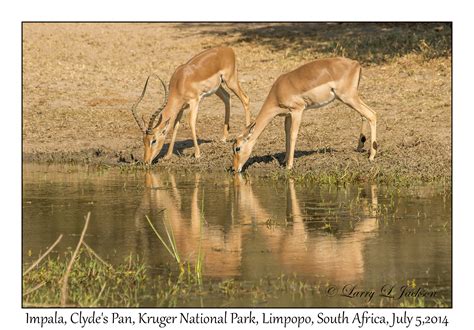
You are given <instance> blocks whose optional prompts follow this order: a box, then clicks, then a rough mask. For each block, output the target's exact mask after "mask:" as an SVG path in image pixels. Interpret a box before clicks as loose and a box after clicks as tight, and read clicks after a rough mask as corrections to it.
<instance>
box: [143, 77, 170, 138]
mask: <svg viewBox="0 0 474 330" xmlns="http://www.w3.org/2000/svg"><path fill="white" fill-rule="evenodd" d="M158 79H160V81H161V85H162V86H163V90H164V92H165V97H164V100H163V104H161V106H160V107H159V108H158V109H157V110H156V111H155V112H154V113H153V114H152V115H151V117H150V121H149V122H148V128H147V130H146V134H153V128H155V127H156V126H153V124H154V122H155V119H156V117H158V115H159V114H160V113H161V111H162V110H163V109H164V108H165V106H166V104H167V103H168V90H167V89H166V85H165V83H164V82H163V80H161V78H160V77H158Z"/></svg>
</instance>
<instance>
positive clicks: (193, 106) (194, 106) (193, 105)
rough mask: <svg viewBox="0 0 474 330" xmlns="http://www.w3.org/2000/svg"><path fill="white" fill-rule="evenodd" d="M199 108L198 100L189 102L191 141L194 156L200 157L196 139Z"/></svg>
mask: <svg viewBox="0 0 474 330" xmlns="http://www.w3.org/2000/svg"><path fill="white" fill-rule="evenodd" d="M198 108H199V101H191V102H189V110H190V115H189V126H191V134H192V135H193V143H194V157H196V158H200V157H201V151H200V150H199V145H198V141H197V135H196V120H197V112H198Z"/></svg>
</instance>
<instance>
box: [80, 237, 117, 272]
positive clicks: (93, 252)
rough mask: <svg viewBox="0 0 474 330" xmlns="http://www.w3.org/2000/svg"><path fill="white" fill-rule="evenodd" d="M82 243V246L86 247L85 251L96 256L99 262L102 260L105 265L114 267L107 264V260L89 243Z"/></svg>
mask: <svg viewBox="0 0 474 330" xmlns="http://www.w3.org/2000/svg"><path fill="white" fill-rule="evenodd" d="M82 245H84V247H85V248H86V249H87V251H88V252H89V253H90V254H92V255H93V256H94V257H95V258H97V259H98V260H99V261H100V262H102V263H103V264H104V265H106V266H107V267H109V268H110V269H114V267H113V266H112V265H111V264H109V263H108V262H107V261H105V260H104V259H102V258H101V257H100V256H99V255H98V254H97V253H96V252H95V251H94V250H93V249H92V248H91V247H90V246H89V245H87V243H86V242H85V241H83V242H82Z"/></svg>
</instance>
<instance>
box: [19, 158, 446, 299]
mask: <svg viewBox="0 0 474 330" xmlns="http://www.w3.org/2000/svg"><path fill="white" fill-rule="evenodd" d="M89 211H90V212H91V222H90V225H89V229H88V231H87V236H86V238H85V241H86V242H87V244H88V245H90V246H91V247H92V248H93V249H94V250H95V251H96V252H97V253H98V254H99V255H100V256H102V257H103V258H106V259H107V260H108V261H109V262H111V263H121V262H123V261H124V259H125V258H126V257H128V256H130V255H135V254H138V255H139V256H140V257H141V258H142V259H143V260H144V261H145V262H146V264H147V265H148V266H149V267H150V271H151V272H152V273H156V274H159V273H161V272H164V271H165V269H168V268H167V265H169V264H170V263H171V262H172V258H171V257H170V255H169V254H168V252H167V251H166V250H165V248H164V247H163V245H162V244H161V243H160V242H159V240H158V239H157V237H156V236H155V234H154V233H153V231H152V230H151V228H150V226H149V224H148V222H147V221H146V218H145V216H148V217H149V218H150V219H151V220H152V221H153V223H154V224H155V226H156V227H157V229H158V231H159V232H160V233H161V234H162V235H163V236H165V235H166V234H165V231H164V226H163V221H165V222H166V223H169V224H170V225H171V227H172V229H173V232H174V235H175V237H176V243H177V247H178V251H179V253H180V255H181V257H182V258H183V259H185V260H188V261H189V262H190V263H194V262H195V260H196V258H197V254H198V251H199V249H201V251H202V253H203V255H204V268H203V269H204V276H205V279H206V280H210V281H220V280H225V279H234V280H237V281H242V282H245V283H256V282H258V281H259V280H260V279H262V278H277V277H278V276H280V275H282V274H285V275H287V276H294V277H295V278H298V279H301V280H303V281H307V282H308V283H317V284H318V285H320V286H324V288H325V289H324V290H326V291H324V290H323V291H324V292H326V294H320V295H311V296H301V297H294V296H290V295H285V294H281V295H276V296H275V297H273V298H272V297H270V298H269V299H268V303H269V304H270V305H272V306H366V305H369V306H371V305H372V306H379V305H380V304H382V305H383V304H384V302H383V301H382V302H380V298H374V299H372V300H371V301H367V299H368V298H367V297H364V298H361V297H352V298H351V297H347V296H353V295H354V294H355V293H356V292H357V291H371V290H373V291H375V292H376V295H378V294H379V292H380V291H381V290H382V288H387V286H386V285H388V287H391V286H393V287H394V288H395V289H394V290H396V291H397V292H398V293H399V292H400V291H401V290H402V289H401V288H402V287H403V286H404V285H407V283H408V284H409V285H410V287H411V288H413V289H414V288H423V289H424V290H432V291H433V292H436V295H435V297H425V299H426V300H430V299H431V300H433V299H441V300H442V301H443V302H445V303H446V302H447V303H448V304H450V302H451V195H450V194H448V193H446V191H445V189H442V188H441V187H433V186H420V187H414V188H410V189H403V190H397V189H393V188H389V187H382V186H377V185H374V184H362V185H350V186H344V187H336V186H320V185H315V184H302V183H295V182H293V181H292V180H289V181H287V182H278V181H275V180H271V179H265V178H258V177H252V178H248V177H241V176H238V177H234V176H232V175H230V174H227V173H212V174H203V173H199V174H198V173H172V172H166V171H165V172H159V171H152V172H146V173H145V172H141V171H138V172H136V173H122V172H121V171H120V170H118V169H109V170H105V171H96V170H88V169H87V168H85V167H72V166H57V165H55V166H43V165H31V164H26V165H24V168H23V262H24V263H29V262H31V261H33V260H35V259H36V258H37V256H38V254H39V253H40V252H41V251H44V250H45V249H46V248H47V247H48V246H49V245H50V244H51V243H52V242H54V240H55V239H56V238H57V237H58V236H59V234H61V233H62V234H64V238H63V241H62V242H61V244H60V245H59V246H58V248H57V250H58V251H59V252H61V251H63V250H65V249H66V248H68V247H74V246H75V245H76V244H77V240H78V236H79V234H80V232H81V230H82V227H83V225H84V220H83V219H84V215H85V214H87V212H89ZM330 287H334V288H335V289H334V291H330V290H331V289H329V288H330ZM326 288H327V289H326ZM221 303H222V302H218V301H215V302H213V301H212V300H211V301H210V302H209V303H208V305H209V304H210V305H215V306H220V305H221ZM190 304H191V305H192V302H191V303H190ZM240 304H242V305H244V306H245V305H246V302H245V301H242V302H240ZM392 305H396V304H393V303H392Z"/></svg>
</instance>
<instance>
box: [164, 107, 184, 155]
mask: <svg viewBox="0 0 474 330" xmlns="http://www.w3.org/2000/svg"><path fill="white" fill-rule="evenodd" d="M182 116H183V110H181V111H180V112H179V113H178V115H177V116H176V119H175V121H174V125H173V134H172V136H171V141H170V144H169V146H168V152H166V155H165V156H164V157H163V159H169V158H170V157H171V156H172V155H173V149H174V142H175V141H176V135H177V134H178V128H179V122H180V121H181V117H182Z"/></svg>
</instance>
